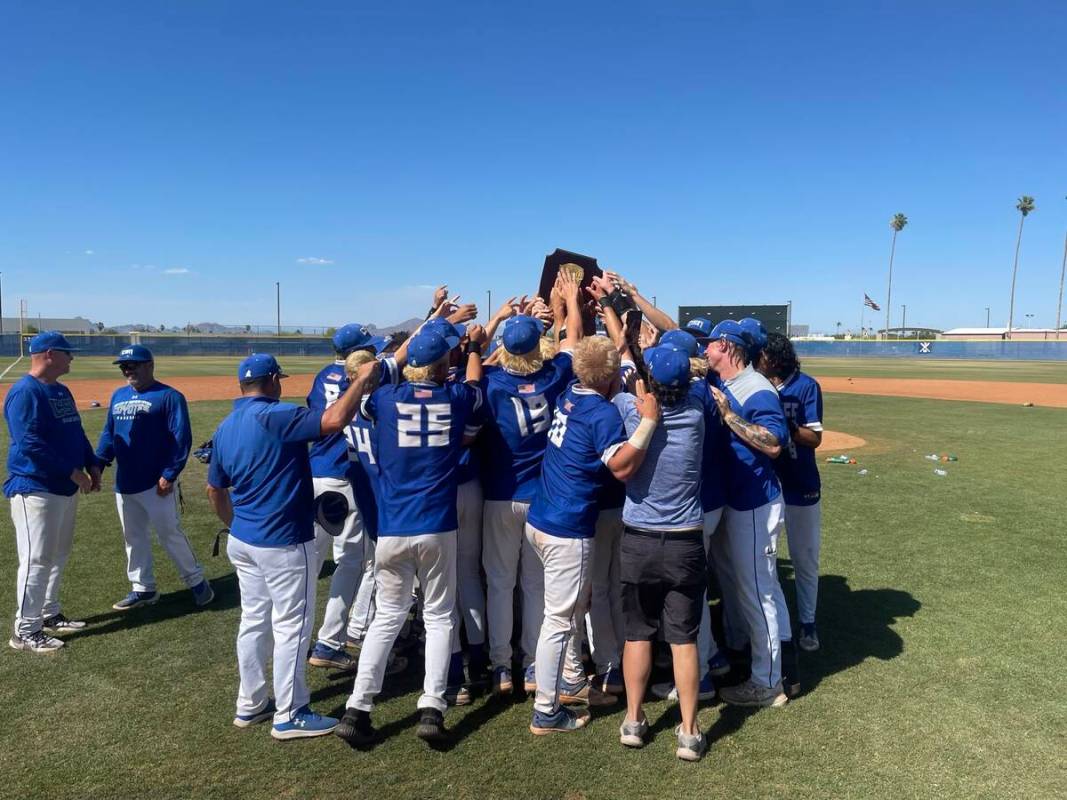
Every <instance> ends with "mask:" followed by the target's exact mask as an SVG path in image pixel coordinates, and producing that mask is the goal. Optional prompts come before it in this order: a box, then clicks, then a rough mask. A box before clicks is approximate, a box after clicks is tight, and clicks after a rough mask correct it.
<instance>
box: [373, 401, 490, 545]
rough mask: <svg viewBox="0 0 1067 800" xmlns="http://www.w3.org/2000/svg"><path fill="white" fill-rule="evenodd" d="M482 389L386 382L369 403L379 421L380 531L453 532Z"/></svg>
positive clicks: (376, 426) (386, 533) (376, 432)
mask: <svg viewBox="0 0 1067 800" xmlns="http://www.w3.org/2000/svg"><path fill="white" fill-rule="evenodd" d="M481 404H482V393H481V390H480V389H479V388H478V387H477V386H474V385H471V384H468V383H446V384H444V385H440V384H436V383H421V382H420V383H411V382H407V383H401V384H400V385H398V386H382V387H380V388H379V389H378V390H377V391H375V392H374V394H372V395H371V396H370V398H369V399H368V400H367V402H366V404H365V405H364V413H365V414H366V415H367V417H368V418H370V419H371V420H372V421H373V422H374V441H375V447H376V449H377V453H378V455H379V456H380V458H379V461H378V468H379V473H380V475H379V485H380V488H381V492H380V493H379V495H378V536H379V537H381V536H415V535H418V534H423V533H443V532H445V531H453V530H455V529H456V527H457V526H458V522H457V520H456V488H457V486H458V485H459V484H458V483H457V469H458V467H459V458H460V455H461V452H462V449H463V438H464V436H474V435H475V434H477V432H478V428H477V425H476V424H474V423H475V419H474V415H475V412H476V411H477V410H478V409H479V408H480V406H481Z"/></svg>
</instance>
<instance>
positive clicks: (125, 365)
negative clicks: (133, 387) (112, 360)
mask: <svg viewBox="0 0 1067 800" xmlns="http://www.w3.org/2000/svg"><path fill="white" fill-rule="evenodd" d="M147 363H148V362H147V361H121V362H119V370H120V371H122V372H133V371H134V370H136V369H140V368H141V367H143V366H144V365H145V364H147Z"/></svg>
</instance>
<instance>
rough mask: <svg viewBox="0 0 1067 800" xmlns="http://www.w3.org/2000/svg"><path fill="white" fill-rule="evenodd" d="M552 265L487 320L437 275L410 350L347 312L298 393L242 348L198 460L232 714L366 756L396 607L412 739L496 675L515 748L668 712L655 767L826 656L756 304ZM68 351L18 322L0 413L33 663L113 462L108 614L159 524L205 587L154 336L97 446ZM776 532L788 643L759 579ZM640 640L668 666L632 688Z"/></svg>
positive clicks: (431, 730)
mask: <svg viewBox="0 0 1067 800" xmlns="http://www.w3.org/2000/svg"><path fill="white" fill-rule="evenodd" d="M570 266H572V265H564V268H561V269H560V270H559V274H558V277H557V278H556V280H555V283H554V285H552V287H551V291H550V292H547V294H548V295H549V296H548V297H547V298H541V297H537V298H534V299H533V300H531V301H528V300H527V299H526V298H525V297H523V298H521V299H516V298H511V299H509V300H508V301H507V302H505V303H504V304H503V305H502V306H501V307H500V309H499V310H498V311H497V312H496V313H495V315H494V316H493V317H492V318H491V319H490V320H489V321H488V323H487V324H486V325H485V326H484V327H483V326H482V325H479V324H474V323H472V322H471V320H473V319H474V317H475V316H476V315H477V310H476V309H475V308H474V306H472V305H459V304H458V298H451V299H449V297H448V295H447V291H446V290H445V289H444V287H442V289H439V290H438V292H437V293H436V294H435V297H434V302H433V308H432V310H431V312H430V314H429V315H428V316H427V318H426V320H425V322H424V323H423V324H422V325H421V326H419V328H417V329H416V330H415V331H413V332H412V333H411V335H410V336H408V337H407V338H405V339H404V340H403V341H395V340H393V341H391V340H389V339H387V338H381V337H375V336H373V335H371V334H370V333H369V332H368V330H367V329H366V328H364V327H363V326H360V325H356V324H349V325H345V326H343V327H341V328H339V329H338V330H337V331H336V333H335V335H334V336H333V344H334V348H335V350H336V354H337V357H336V360H335V361H334V363H331V364H329V365H327V366H326V367H325V368H323V369H322V370H321V371H320V372H319V373H318V374H317V375H316V377H315V379H314V382H313V384H312V388H311V391H310V393H309V395H308V397H307V403H306V406H297V405H294V404H290V403H285V402H281V401H280V397H281V395H282V381H283V379H284V378H285V377H287V376H286V375H285V374H284V373H283V372H282V369H281V366H280V365H279V364H278V362H277V361H276V359H275V358H274V357H272V356H270V355H265V354H253V355H251V356H249V357H248V358H246V359H244V360H243V361H242V362H241V364H240V365H239V367H238V371H237V377H238V381H239V385H240V391H241V397H240V398H239V399H238V400H236V401H235V402H234V406H233V410H232V412H231V413H230V414H229V415H228V416H227V417H226V418H225V419H224V420H223V421H222V423H221V424H220V425H219V426H218V428H217V430H216V431H215V432H214V435H213V436H212V439H211V446H210V448H209V449H205V450H204V451H203V453H202V454H201V456H202V459H203V460H207V461H208V462H209V467H208V488H207V491H208V497H209V499H210V502H211V505H212V507H213V509H214V511H215V513H216V514H217V515H218V517H219V518H220V519H221V520H222V522H223V524H224V525H225V526H226V527H227V528H228V529H229V536H228V540H227V546H226V550H227V555H228V557H229V559H230V561H231V563H232V564H233V566H234V568H235V570H236V573H237V577H238V582H239V586H240V595H241V622H240V627H239V630H238V634H237V662H238V671H239V675H240V686H239V690H238V696H237V704H236V714H235V717H234V725H235V726H237V727H239V728H248V727H251V726H254V725H256V724H258V723H261V722H267V721H269V722H271V734H272V736H273V737H274V738H276V739H293V738H304V737H313V736H320V735H324V734H328V733H331V732H332V733H334V734H336V735H337V736H339V737H341V738H342V739H344V740H345V741H347V742H348V743H350V744H352V745H354V746H365V745H368V744H370V743H372V742H373V741H374V740H375V739H376V737H377V732H376V730H375V728H374V725H373V722H372V717H371V714H372V711H373V708H374V700H375V697H376V696H377V695H378V694H379V693H380V692H381V691H382V688H383V685H384V682H385V680H386V678H387V677H388V676H389V675H391V674H393V673H395V672H398V671H400V670H403V669H404V668H405V666H406V664H405V658H404V656H403V655H399V654H398V652H397V643H398V639H399V638H402V637H403V636H404V635H405V633H406V632H408V631H409V629H410V628H411V627H412V614H411V612H412V609H413V607H414V608H415V612H416V616H417V617H419V618H421V625H422V627H423V628H424V631H425V640H424V643H423V652H424V658H425V664H424V670H425V677H424V683H423V691H422V695H421V696H420V698H419V700H418V708H419V720H418V724H417V728H416V733H417V735H418V736H420V737H421V738H423V739H425V740H427V741H428V742H431V743H440V742H442V741H446V740H447V739H448V737H449V731H448V730H447V728H446V726H445V722H444V719H445V712H446V710H447V708H448V706H449V705H464V704H467V703H470V702H471V701H472V694H471V689H472V688H474V687H479V686H486V685H487V686H488V688H489V692H490V693H491V694H492V695H494V696H496V697H504V696H509V695H511V694H512V693H519V692H525V693H527V694H532V696H533V710H532V714H531V720H530V730H531V732H532V733H533V734H536V735H542V734H548V733H553V732H570V731H576V730H578V729H581V728H583V727H584V726H586V725H587V724H588V723H589V721H590V714H589V711H588V708H589V707H599V706H613V705H615V704H617V703H619V702H620V699H622V698H625V700H624V702H625V705H626V713H625V716H624V719H623V721H622V724H621V726H620V731H619V735H620V742H621V743H622V744H623V745H625V746H628V747H641V746H643V745H644V743H645V741H646V739H647V736H648V729H649V726H648V721H647V719H646V717H645V713H644V709H643V701H644V698H645V696H646V693H647V692H648V691H651V692H652V694H653V695H655V696H658V697H660V698H663V699H669V700H673V701H675V702H677V703H678V705H679V710H680V715H681V723H680V724H679V725H678V727H677V729H676V731H675V733H676V737H677V749H676V755H677V756H678V758H681V759H683V760H688V761H696V760H699V759H700V758H701V756H702V755H703V753H704V751H705V750H706V747H707V743H706V740H705V737H704V735H703V734H702V732H701V731H700V728H699V726H698V723H697V708H698V705H699V703H700V701H702V700H708V699H711V698H712V697H714V696H715V694H716V690H717V687H718V693H719V695H720V696H721V698H722V699H723V700H724V701H725V702H727V703H731V704H737V705H743V706H772V707H779V706H782V705H785V704H786V703H787V702H788V699H789V698H790V697H791V696H795V694H796V693H798V692H799V691H800V678H799V670H798V656H797V651H796V648H795V647H794V644H793V640H794V635H795V636H796V640H797V645H798V646H799V648H800V649H802V650H809V651H810V650H815V649H818V647H819V639H818V634H817V630H816V626H815V613H816V603H817V590H818V565H819V542H820V526H821V523H820V482H819V473H818V469H817V466H816V458H815V449H816V448H817V447H818V446H819V445H820V443H821V438H822V395H821V391H820V389H819V386H818V384H817V383H816V382H815V381H814V380H813V379H812V378H810V377H809V376H807V375H805V374H804V373H802V372H800V370H799V362H798V360H797V358H796V355H795V353H794V351H793V347H792V344H791V343H790V341H789V339H788V338H787V337H785V336H782V335H780V334H777V333H767V332H766V331H765V329H764V327H763V326H762V325H761V324H760V323H759V322H758V321H757V320H754V319H744V320H740V321H734V320H725V321H722V322H719V323H718V324H716V325H712V324H711V322H709V321H708V320H705V319H699V318H698V319H694V320H690V321H689V322H688V323H687V324H686V326H685V327H684V328H679V326H678V324H677V323H676V322H675V321H674V320H672V319H670V318H669V317H668V316H667V315H666V314H664V313H663V312H662V311H661V310H659V309H657V308H655V306H654V305H653V304H652V303H649V302H648V301H647V300H646V299H645V298H644V297H643V296H642V295H641V294H640V293H639V292H638V291H637V289H636V287H634V286H633V285H632V284H630V283H629V282H627V281H626V280H625V279H624V278H622V277H621V276H619V275H617V274H615V273H610V272H609V273H606V274H605V275H603V276H598V277H595V278H592V279H591V280H588V279H587V280H586V281H585V282H584V283H585V285H584V287H583V285H582V284H583V281H582V276H581V270H580V268H573V269H567V268H566V267H570ZM575 272H577V275H576V274H575ZM594 312H595V314H594ZM594 315H595V316H596V317H598V320H597V326H596V328H595V329H594V328H593V327H592V326H591V325H590V324H589V323H590V320H591V319H592V318H593V317H594ZM642 318H643V319H642ZM73 349H74V348H72V347H71V346H70V345H69V343H68V342H67V341H66V340H65V339H64V338H63V337H62V336H61V335H60V334H58V333H55V332H46V333H44V334H40V335H38V336H37V337H36V338H35V339H34V340H33V341H32V342H31V347H30V352H31V370H30V373H29V374H28V375H27V376H25V377H23V378H22V379H21V380H20V381H19V382H18V383H16V384H15V386H14V387H13V388H12V390H11V392H10V393H9V394H8V397H7V399H6V401H5V405H4V414H5V418H6V420H7V423H8V426H9V429H10V431H11V450H10V454H9V458H8V473H9V475H8V479H7V481H6V482H5V484H4V490H5V494H6V495H7V496H8V497H9V498H11V503H12V505H11V509H12V519H13V521H14V523H15V528H16V538H17V541H18V549H19V573H18V587H17V588H18V610H17V614H16V621H15V631H14V635H13V636H12V639H11V642H10V644H11V646H12V647H14V648H16V649H20V650H27V651H32V652H41V653H45V652H54V651H55V650H57V649H59V648H60V647H62V646H63V641H62V640H61V639H59V638H58V637H57V635H56V634H58V635H62V633H64V632H66V631H71V630H77V629H78V628H80V627H83V626H84V623H83V622H79V621H77V620H71V619H69V618H67V617H66V616H65V615H63V613H62V611H61V609H60V606H59V598H58V591H59V582H60V575H61V572H62V568H63V565H64V563H65V561H66V558H67V555H68V554H69V552H70V543H71V539H72V535H73V528H74V511H75V505H76V499H77V493H78V490H79V489H80V490H82V491H83V492H87V491H93V490H98V489H99V488H100V475H101V470H102V469H104V468H105V467H106V466H108V465H110V464H112V463H114V464H115V466H116V475H115V487H116V498H117V505H118V510H119V518H120V522H121V524H122V528H123V533H124V536H125V539H126V547H127V555H128V576H129V580H130V583H131V591H130V594H129V595H128V596H127V597H126V598H124V599H123V600H121V601H119V602H117V603H116V604H115V606H114V607H115V608H116V609H118V610H124V611H132V610H133V609H136V608H137V607H139V606H142V605H146V604H150V603H153V602H155V601H156V600H157V599H158V598H159V594H158V591H157V589H156V585H155V579H154V576H153V571H152V558H151V541H150V538H149V530H148V529H149V526H150V525H151V526H152V527H154V528H155V530H156V532H157V536H158V537H159V539H160V542H161V544H162V545H163V546H164V548H165V549H166V551H167V552H168V554H169V555H170V557H171V558H172V559H173V561H174V563H175V565H176V567H177V568H178V571H179V574H180V575H181V577H182V579H183V580H184V581H185V583H186V584H187V586H188V587H189V588H190V589H191V591H192V597H193V601H194V602H195V603H196V604H198V605H204V604H207V603H209V602H211V600H212V599H213V597H214V593H213V591H212V589H211V586H210V584H209V583H208V582H207V581H206V580H205V579H204V576H203V570H202V568H201V567H200V565H199V563H198V562H197V560H196V558H195V556H194V555H193V552H192V549H191V548H190V546H189V542H188V539H187V538H186V537H185V535H184V533H183V532H182V529H181V525H180V517H179V513H178V501H177V499H176V496H177V494H178V492H179V491H180V490H179V489H177V481H178V476H179V475H180V473H181V471H182V469H183V468H184V466H185V461H186V459H187V458H188V456H189V451H190V447H191V441H192V436H191V430H190V426H189V419H188V411H187V409H186V406H185V400H184V398H182V396H181V394H180V393H178V392H177V391H176V390H174V389H173V388H170V387H167V386H165V385H163V384H161V383H159V382H158V381H156V380H155V379H154V374H153V360H152V356H151V353H150V352H148V351H147V349H145V348H143V347H140V346H136V345H135V346H131V347H129V348H126V349H124V350H123V351H122V352H121V353H120V354H119V356H118V359H117V360H116V362H115V363H116V364H117V365H118V366H119V367H120V368H121V370H122V373H123V376H124V377H125V378H126V380H127V385H126V386H124V387H122V388H121V389H119V390H118V391H116V393H115V395H114V396H113V397H112V400H111V405H110V408H109V411H108V417H107V421H106V423H105V426H104V430H103V432H102V434H101V437H100V441H99V444H98V446H97V447H96V449H95V450H94V449H93V448H92V446H91V445H90V444H89V442H88V440H87V438H86V436H85V433H84V431H83V430H82V427H81V421H80V418H79V416H78V413H77V410H76V408H75V406H74V402H73V399H72V398H71V396H70V393H69V391H68V390H67V389H66V387H64V386H63V385H62V384H61V383H59V382H58V378H59V377H60V376H61V375H63V374H65V373H66V372H67V371H68V370H69V368H70V361H71V358H72V355H71V351H72V350H73ZM783 530H784V532H785V533H786V534H787V535H788V537H789V550H790V555H791V557H792V561H793V568H794V574H795V584H796V593H797V598H796V601H797V602H796V607H797V610H798V613H799V616H800V619H799V620H798V621H797V625H796V627H795V630H794V625H793V623H792V621H791V620H790V615H789V611H788V608H787V606H786V602H785V595H784V593H783V591H782V586H781V583H780V582H779V578H778V571H777V546H778V538H779V535H780V534H781V533H782V532H783ZM327 558H331V559H332V560H333V561H334V562H335V565H336V566H335V569H334V571H333V573H332V575H331V576H330V580H329V590H328V591H329V595H328V599H327V602H326V604H325V613H324V617H323V619H322V621H321V625H320V626H319V628H318V630H317V632H316V631H315V609H316V599H315V597H316V583H317V578H318V575H319V573H320V571H321V568H322V566H323V563H324V561H325V560H326V559H327ZM709 576H710V578H711V579H712V580H711V581H710V583H711V584H712V585H714V586H717V587H718V593H719V596H720V597H721V604H720V607H721V610H722V620H721V626H720V625H718V624H716V625H715V626H714V629H715V630H717V631H721V633H722V635H721V636H719V637H718V638H717V637H716V636H715V635H714V634H713V625H712V617H711V614H710V611H709V602H708V600H709V597H708V587H709ZM716 623H718V620H716ZM718 639H724V641H719V640H718ZM657 650H659V656H660V657H661V658H662V657H665V656H666V654H667V653H669V656H670V662H671V665H672V669H673V677H674V680H673V681H672V682H669V683H666V684H656V685H653V686H651V687H650V686H649V685H648V684H649V679H650V676H651V673H652V668H653V663H654V661H656V660H657ZM353 652H356V653H358V657H356V656H354V655H353V654H352V653H353ZM587 653H588V660H587V659H586V658H585V656H586V654H587ZM268 663H271V664H272V670H273V674H272V675H271V676H270V678H269V679H268V675H267V665H268ZM308 664H310V665H312V666H314V667H322V668H333V669H338V670H351V671H353V672H354V674H355V680H354V684H353V688H352V693H351V695H350V697H349V698H348V700H347V702H346V709H345V712H344V714H343V716H342V717H341V718H340V719H334V718H331V717H327V716H323V715H320V714H317V713H315V712H314V711H313V710H312V709H311V708H310V706H309V697H310V693H309V690H308V685H307V680H306V669H307V665H308ZM749 664H750V668H749V667H748V665H749ZM728 675H733V676H735V677H737V678H744V679H743V680H740V681H739V682H738V681H737V680H734V681H728V680H727V679H726V676H728ZM746 676H747V677H746ZM520 684H521V686H520Z"/></svg>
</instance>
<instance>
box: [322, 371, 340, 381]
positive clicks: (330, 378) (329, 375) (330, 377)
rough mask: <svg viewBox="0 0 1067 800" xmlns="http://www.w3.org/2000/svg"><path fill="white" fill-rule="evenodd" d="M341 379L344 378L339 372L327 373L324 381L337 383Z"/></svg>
mask: <svg viewBox="0 0 1067 800" xmlns="http://www.w3.org/2000/svg"><path fill="white" fill-rule="evenodd" d="M343 377H344V375H342V374H340V373H339V372H330V373H327V375H326V380H328V381H339V380H341V379H342V378H343Z"/></svg>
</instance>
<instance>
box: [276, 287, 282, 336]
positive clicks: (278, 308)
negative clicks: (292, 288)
mask: <svg viewBox="0 0 1067 800" xmlns="http://www.w3.org/2000/svg"><path fill="white" fill-rule="evenodd" d="M274 313H275V321H276V322H277V329H278V335H279V336H281V335H282V283H281V281H275V282H274Z"/></svg>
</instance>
